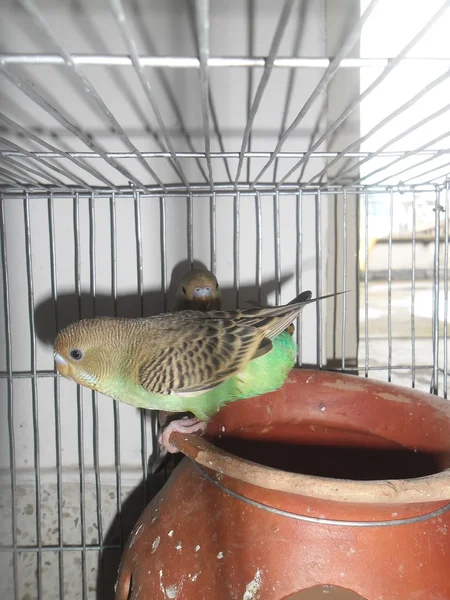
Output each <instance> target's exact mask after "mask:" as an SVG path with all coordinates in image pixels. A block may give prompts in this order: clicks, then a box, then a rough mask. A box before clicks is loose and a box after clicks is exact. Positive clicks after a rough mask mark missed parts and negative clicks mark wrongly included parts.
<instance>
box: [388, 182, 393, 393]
mask: <svg viewBox="0 0 450 600" xmlns="http://www.w3.org/2000/svg"><path fill="white" fill-rule="evenodd" d="M393 227H394V192H393V190H392V188H391V191H390V194H389V240H388V381H389V382H390V381H391V378H392V232H393Z"/></svg>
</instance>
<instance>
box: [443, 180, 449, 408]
mask: <svg viewBox="0 0 450 600" xmlns="http://www.w3.org/2000/svg"><path fill="white" fill-rule="evenodd" d="M449 184H450V182H449V181H447V182H446V186H445V212H444V215H445V227H444V235H445V242H444V332H443V333H444V398H446V399H447V398H448V370H449V364H448V236H449V233H450V232H449V222H450V214H449V210H450V202H449Z"/></svg>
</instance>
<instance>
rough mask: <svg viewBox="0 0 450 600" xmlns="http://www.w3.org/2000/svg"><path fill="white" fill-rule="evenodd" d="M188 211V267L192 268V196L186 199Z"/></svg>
mask: <svg viewBox="0 0 450 600" xmlns="http://www.w3.org/2000/svg"><path fill="white" fill-rule="evenodd" d="M187 211H188V260H189V267H190V268H191V269H193V268H194V205H193V197H192V194H189V196H188V197H187Z"/></svg>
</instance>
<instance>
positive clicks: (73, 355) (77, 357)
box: [70, 349, 83, 360]
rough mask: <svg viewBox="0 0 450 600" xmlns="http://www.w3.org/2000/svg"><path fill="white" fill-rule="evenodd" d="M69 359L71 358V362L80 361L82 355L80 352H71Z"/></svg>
mask: <svg viewBox="0 0 450 600" xmlns="http://www.w3.org/2000/svg"><path fill="white" fill-rule="evenodd" d="M70 358H73V360H81V359H82V358H83V353H82V352H81V350H77V349H75V350H71V351H70Z"/></svg>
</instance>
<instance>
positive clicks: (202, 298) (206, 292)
mask: <svg viewBox="0 0 450 600" xmlns="http://www.w3.org/2000/svg"><path fill="white" fill-rule="evenodd" d="M193 298H194V302H195V304H197V305H200V306H202V307H205V306H206V307H208V305H209V303H210V302H211V299H212V289H211V288H210V287H209V286H205V287H197V288H195V290H194V293H193Z"/></svg>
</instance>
